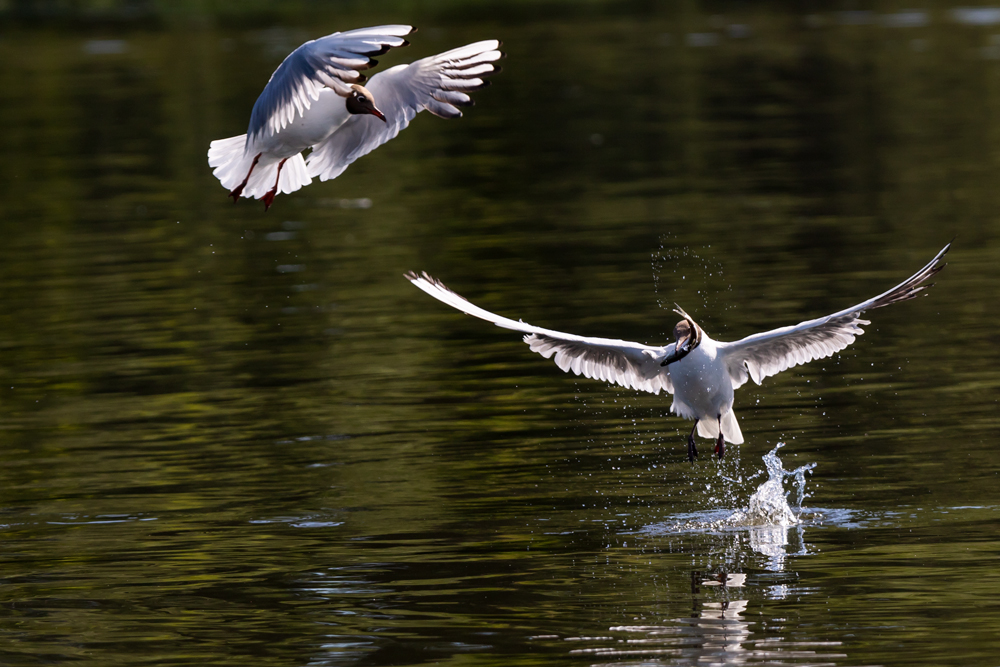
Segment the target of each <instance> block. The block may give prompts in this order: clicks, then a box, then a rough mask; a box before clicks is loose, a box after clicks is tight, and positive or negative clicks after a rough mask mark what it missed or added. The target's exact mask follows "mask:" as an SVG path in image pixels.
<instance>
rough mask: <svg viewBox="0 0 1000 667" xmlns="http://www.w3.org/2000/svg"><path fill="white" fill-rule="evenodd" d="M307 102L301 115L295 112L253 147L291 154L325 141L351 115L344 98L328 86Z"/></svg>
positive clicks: (265, 151) (271, 152)
mask: <svg viewBox="0 0 1000 667" xmlns="http://www.w3.org/2000/svg"><path fill="white" fill-rule="evenodd" d="M310 101H311V102H312V104H311V105H310V106H309V108H308V109H306V110H305V113H304V114H302V115H301V116H300V115H299V114H298V112H296V114H295V118H294V119H292V122H291V123H289V124H288V125H286V126H285V127H284V128H282V129H281V130H279V131H278V133H277V134H270V135H266V136H264V137H261V138H260V139H258V140H257V141H256V142H254V148H255V149H256V150H258V151H260V152H264V153H267V154H269V155H272V156H274V157H275V158H279V159H281V158H286V157H291V156H292V155H296V154H298V153H301V152H302V151H304V150H305V149H307V148H309V147H310V146H315V145H316V144H318V143H320V142H322V141H324V140H325V139H326V138H327V137H329V136H330V135H331V134H333V133H334V132H336V131H337V130H338V129H339V128H340V126H341V125H343V124H344V123H345V122H346V121H347V119H348V118H350V117H351V114H350V112H349V111H348V110H347V104H346V102H345V101H344V98H343V97H341V96H340V95H337V94H336V93H335V92H333V91H332V90H330V89H329V88H324V89H323V90H322V91H321V92H320V94H319V99H317V100H310Z"/></svg>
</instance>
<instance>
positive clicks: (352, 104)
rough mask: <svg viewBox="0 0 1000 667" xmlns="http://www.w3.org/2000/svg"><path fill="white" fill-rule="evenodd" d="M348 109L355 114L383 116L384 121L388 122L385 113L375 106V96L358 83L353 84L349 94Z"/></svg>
mask: <svg viewBox="0 0 1000 667" xmlns="http://www.w3.org/2000/svg"><path fill="white" fill-rule="evenodd" d="M347 110H348V111H349V112H350V113H353V114H363V113H369V114H371V115H373V116H375V117H377V118H381V119H382V122H386V120H385V114H383V113H382V112H381V111H379V110H378V107H376V106H375V96H374V95H372V93H371V91H370V90H368V89H367V88H365V87H364V86H362V85H360V84H357V83H353V84H351V94H350V95H348V96H347Z"/></svg>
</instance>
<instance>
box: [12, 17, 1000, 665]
mask: <svg viewBox="0 0 1000 667" xmlns="http://www.w3.org/2000/svg"><path fill="white" fill-rule="evenodd" d="M59 6H61V5H59ZM82 6H85V3H83V5H82ZM107 6H109V7H116V6H117V5H115V4H114V3H107ZM27 7H28V6H27V5H26V4H25V3H13V5H12V6H11V7H7V6H6V5H4V4H3V3H0V13H2V12H7V16H6V17H5V20H4V21H3V23H2V24H0V59H2V61H3V62H4V64H5V66H4V67H2V68H0V125H2V127H4V128H6V129H5V131H4V132H3V133H2V134H0V150H2V153H3V156H4V159H3V160H0V195H2V196H0V226H2V231H3V234H4V238H5V239H6V242H5V243H4V244H2V246H0V280H2V283H0V284H2V285H3V287H4V289H3V290H2V291H0V355H2V360H3V361H2V363H0V443H2V446H0V604H2V608H3V610H4V613H3V614H0V656H2V662H3V663H4V664H9V665H37V664H42V663H45V664H63V663H69V662H73V663H75V664H102V665H105V664H129V665H134V664H138V663H149V664H199V665H204V664H217V665H226V664H233V665H247V664H265V663H266V664H276V665H399V664H421V663H431V662H433V663H438V664H450V665H466V664H477V665H487V664H495V665H535V664H546V665H548V664H567V665H581V664H615V665H633V664H663V665H686V664H743V663H746V664H795V665H806V664H834V665H873V664H880V665H913V664H934V665H948V664H952V665H969V664H992V663H993V662H995V661H996V657H995V656H996V654H997V652H998V650H1000V640H998V639H997V633H996V628H997V627H998V625H1000V612H998V607H997V603H996V600H997V599H998V596H1000V580H998V575H997V574H996V570H997V569H996V567H995V564H996V559H997V556H998V551H1000V538H998V537H997V535H998V531H997V526H998V523H1000V493H998V490H997V489H998V488H1000V484H998V482H1000V479H998V474H1000V459H998V457H997V455H996V453H995V449H996V444H997V436H996V433H997V431H998V427H1000V418H998V411H997V400H998V396H1000V392H998V388H1000V371H998V370H997V368H998V363H997V362H998V353H997V349H998V344H1000V338H998V336H997V334H996V331H997V328H998V327H1000V319H998V316H997V314H996V309H995V308H994V307H993V306H994V304H995V303H996V301H997V297H998V293H997V285H998V284H1000V282H998V278H1000V271H998V268H997V267H998V266H1000V244H998V241H1000V239H998V225H997V211H998V210H1000V190H998V189H997V188H996V183H997V182H1000V167H998V165H1000V143H998V142H1000V125H998V122H997V118H998V116H997V113H996V110H997V105H998V99H1000V98H998V96H997V95H998V91H1000V87H998V83H1000V69H998V68H1000V60H997V57H998V55H1000V52H998V51H997V49H998V44H1000V38H998V37H997V34H1000V23H997V22H996V21H993V20H992V19H990V16H992V15H991V14H989V12H988V11H986V10H985V9H984V10H982V11H980V12H979V13H976V12H973V11H972V10H962V11H957V12H956V11H952V9H953V8H951V7H941V8H938V9H936V10H934V11H927V12H923V11H916V10H914V11H910V12H909V13H907V12H881V13H865V12H837V11H825V10H823V11H819V9H818V10H817V12H816V13H814V14H810V15H806V14H794V13H782V12H780V11H778V10H759V11H755V12H746V13H733V12H734V10H733V9H732V8H730V7H728V6H726V7H721V6H720V7H713V8H707V7H706V8H703V9H698V8H694V7H688V8H687V9H685V10H684V11H678V12H673V11H669V10H662V11H661V10H655V9H649V8H646V7H645V6H643V5H641V4H612V3H589V4H586V5H582V4H581V5H576V6H573V7H567V6H563V5H561V4H558V3H554V4H551V5H545V6H534V5H532V6H528V5H524V6H520V5H516V4H514V5H507V4H504V5H491V6H489V7H488V8H487V9H482V8H477V7H475V6H468V7H466V6H464V5H462V4H461V3H458V4H454V5H448V6H444V5H442V6H441V7H440V8H438V9H434V8H433V7H430V6H426V7H424V6H422V7H421V8H417V9H413V8H409V7H404V8H402V9H401V8H400V7H398V6H395V5H390V4H387V5H385V6H384V7H383V6H375V5H373V6H371V7H366V8H365V9H363V10H362V9H360V8H355V9H349V10H342V11H336V12H335V11H333V10H332V9H325V8H317V7H312V6H311V5H309V6H308V7H307V8H305V9H295V8H288V7H284V6H283V7H270V6H269V5H267V3H259V4H258V5H255V6H254V8H251V9H248V10H247V13H246V14H240V13H237V12H235V11H229V13H226V12H225V11H223V10H219V11H218V12H217V13H213V11H209V10H206V9H201V10H199V11H197V12H196V11H195V10H194V9H191V10H186V9H185V10H183V11H182V10H177V11H172V12H171V11H166V10H164V11H163V12H158V10H157V7H158V5H149V6H145V9H143V8H140V9H139V10H135V11H133V12H132V13H129V12H125V13H124V14H115V13H114V11H111V12H110V13H107V14H100V13H99V12H98V13H96V14H95V13H88V12H87V11H84V10H83V9H81V10H80V13H78V14H73V13H67V14H63V15H58V16H55V15H43V14H39V13H37V12H36V13H32V12H31V11H29V8H27ZM53 7H56V5H53ZM133 9H134V8H133ZM53 11H55V10H53ZM95 11H96V10H95ZM102 11H103V10H102ZM963 12H965V13H963ZM970 12H971V13H970ZM7 19H9V20H7ZM384 22H412V23H415V24H417V25H419V26H420V28H421V30H420V32H419V33H417V34H416V35H415V36H414V39H413V45H412V46H411V47H410V48H409V49H406V50H401V51H399V52H393V53H391V54H386V56H385V57H384V58H383V59H382V61H383V64H384V65H385V66H390V65H393V64H396V63H399V62H406V61H408V60H410V59H413V58H417V57H421V56H423V55H428V54H431V53H436V52H440V51H443V50H446V49H448V48H452V47H454V46H457V45H460V44H464V43H467V42H471V41H474V40H478V39H484V38H490V37H498V38H501V39H503V41H504V49H505V51H507V53H508V54H509V57H508V59H507V60H506V61H505V62H504V63H503V64H504V72H503V73H502V74H500V75H498V76H497V77H495V79H494V85H493V87H491V88H489V89H486V90H482V91H479V92H477V93H476V95H475V97H476V101H477V106H475V107H474V108H472V109H470V110H469V111H468V112H467V114H466V116H465V118H463V119H462V120H460V121H444V120H441V119H436V118H433V117H426V116H427V115H426V114H424V115H422V116H420V117H418V118H417V119H416V121H415V122H414V123H413V125H412V126H411V127H410V128H409V129H407V130H406V131H405V132H404V133H403V134H401V135H400V136H399V137H398V138H397V139H396V140H394V141H392V142H391V143H389V144H387V145H385V146H384V147H382V148H381V149H379V150H378V151H376V152H375V153H373V154H371V155H369V156H367V157H365V158H363V159H361V160H359V161H358V162H357V163H355V164H354V165H353V166H351V168H350V169H349V170H348V171H347V172H345V174H344V175H343V176H341V177H340V178H338V179H337V180H335V181H332V182H328V183H323V184H320V183H318V182H317V183H315V184H313V185H312V186H309V187H308V188H306V189H304V190H302V191H300V192H298V193H296V194H294V195H291V196H285V195H282V196H280V197H278V199H277V200H276V202H275V205H274V207H273V208H272V209H271V211H270V212H268V213H267V214H265V213H264V212H263V207H262V205H260V203H259V202H245V201H242V202H240V204H239V205H238V206H233V205H232V204H231V202H229V201H228V200H227V199H226V196H225V194H226V193H225V191H224V190H223V189H222V188H221V187H220V186H219V185H218V183H217V182H216V181H215V179H214V178H213V177H212V176H211V173H210V170H209V169H208V167H207V165H206V160H205V152H206V150H207V146H208V143H209V141H210V140H211V139H214V138H219V137H224V136H230V135H233V134H239V133H242V132H243V131H244V130H245V126H246V123H247V119H248V117H249V111H250V108H251V106H252V104H253V101H254V99H255V97H256V95H257V94H258V93H259V91H260V89H261V87H262V86H263V84H264V82H265V81H266V80H267V77H268V76H269V74H270V72H271V71H272V70H273V68H274V67H275V66H276V64H277V63H278V62H279V61H280V59H281V58H282V57H283V55H284V54H285V53H287V52H288V51H289V50H290V49H292V48H294V47H295V46H296V45H297V44H299V43H300V42H302V41H304V40H305V39H308V38H310V37H314V36H317V35H319V34H323V33H326V32H330V31H333V30H336V29H343V28H349V27H354V26H360V25H371V24H376V23H384ZM953 237H955V239H956V240H955V245H954V248H953V250H952V251H951V253H950V254H949V256H948V259H949V262H950V263H949V266H948V267H947V268H946V269H945V270H944V272H943V273H941V274H940V276H939V278H938V280H937V283H938V284H937V285H936V286H935V287H934V288H933V289H932V290H930V292H929V295H928V296H927V298H922V299H918V300H915V301H912V302H909V303H905V304H901V305H898V306H894V307H892V308H889V309H886V310H882V311H877V312H874V313H871V319H872V322H873V324H872V325H871V326H870V327H868V333H866V335H864V336H862V337H861V338H859V340H858V341H857V342H856V344H855V345H853V346H852V347H851V348H849V349H848V350H846V351H844V352H843V353H842V354H840V355H838V356H836V357H834V358H832V359H829V360H825V361H820V362H815V363H812V364H810V365H807V366H804V367H800V368H796V369H793V370H791V371H787V372H785V373H783V374H781V375H779V376H777V377H773V378H768V379H767V380H766V381H765V383H764V386H763V387H756V386H754V385H752V384H751V385H747V386H744V387H743V388H742V389H741V390H740V391H739V393H738V395H737V401H736V411H737V415H738V417H739V419H740V423H741V426H742V430H743V433H744V434H745V436H746V442H745V443H744V444H743V445H741V446H738V447H737V446H733V447H731V448H730V449H729V456H728V457H727V459H726V460H725V461H723V462H716V461H712V460H710V459H709V458H708V457H704V458H703V459H702V460H699V461H698V462H697V463H696V464H695V465H689V464H688V463H687V461H686V456H685V452H686V448H685V446H684V438H685V437H686V434H687V431H688V430H689V428H690V425H689V424H688V423H686V422H682V421H680V420H678V419H677V418H674V417H669V416H667V410H668V408H669V404H670V401H669V398H668V397H663V396H652V395H640V394H637V393H636V392H633V391H631V390H625V389H621V388H615V387H608V386H604V385H602V384H600V383H595V382H591V381H588V380H584V379H579V378H576V377H574V376H568V375H565V374H563V373H561V372H560V371H559V370H558V369H557V368H556V367H555V366H554V364H552V363H551V362H550V361H546V360H544V359H541V358H540V357H538V356H537V355H533V354H531V353H530V351H529V350H528V349H527V347H526V346H525V345H524V344H523V343H522V342H520V340H519V336H518V335H516V334H513V333H512V332H509V331H503V330H500V329H497V328H495V327H491V326H489V325H487V324H485V323H483V322H480V321H476V320H473V319H472V318H468V317H465V316H462V315H461V314H459V313H457V312H455V311H452V310H450V309H448V308H446V307H445V306H442V305H441V304H439V303H437V302H435V301H433V300H431V299H429V298H427V297H426V295H424V294H422V293H420V292H419V291H417V290H415V289H414V288H413V287H412V286H411V285H410V284H409V283H408V282H407V281H406V280H405V279H403V277H402V274H403V273H404V272H405V271H407V270H412V269H417V270H421V269H425V270H427V271H429V272H431V273H432V274H434V275H435V276H438V277H440V278H441V279H443V280H444V281H445V282H447V283H448V284H449V285H450V286H451V287H453V288H454V289H456V290H457V291H459V292H460V293H462V294H463V295H465V296H467V297H469V298H470V299H472V300H473V301H475V302H476V303H478V304H480V305H482V306H483V307H486V308H489V309H492V310H495V311H497V312H499V313H501V314H504V315H507V316H511V317H515V318H517V317H521V318H523V319H524V320H525V321H528V322H531V323H533V324H537V325H539V326H546V327H550V328H554V329H559V330H564V331H570V332H574V333H581V334H588V335H599V336H609V337H621V338H626V339H631V340H638V341H641V342H645V343H662V342H663V341H665V340H666V338H667V335H668V332H669V331H670V330H671V328H672V326H673V324H674V321H675V316H674V315H673V314H672V313H671V312H670V310H671V308H672V307H673V304H674V303H675V302H676V303H679V304H681V305H682V306H683V307H684V308H685V309H686V310H687V311H688V312H690V313H692V315H693V316H694V317H696V318H698V320H699V322H700V323H701V324H702V325H703V326H705V328H706V329H707V330H708V331H709V332H711V334H712V335H713V336H714V337H717V338H720V339H722V340H733V339H736V338H739V337H742V336H745V335H748V334H750V333H754V332H756V331H760V330H764V329H768V328H773V327H777V326H784V325H787V324H793V323H795V322H798V321H801V320H803V319H809V318H812V317H816V316H819V315H823V314H827V313H829V312H833V311H835V310H839V309H841V308H843V307H845V306H847V305H850V304H852V303H856V302H857V301H860V300H861V299H864V298H867V297H869V296H872V295H874V294H877V293H879V292H881V291H883V290H884V289H887V288H888V287H890V286H892V285H894V284H896V283H897V282H898V281H899V280H901V279H902V278H904V277H906V276H908V275H910V274H911V273H912V272H913V271H914V270H916V269H917V268H919V267H920V266H922V265H923V264H924V263H925V262H926V261H927V260H929V259H930V257H932V256H933V255H934V253H935V252H937V250H938V249H939V248H940V247H942V246H943V245H944V244H945V243H946V242H948V241H949V240H951V239H952V238H953ZM706 442H707V441H706ZM778 442H784V443H785V446H784V448H783V449H782V450H781V454H780V455H781V459H782V462H783V463H784V466H785V469H786V470H792V469H795V468H798V467H800V466H804V465H808V464H815V468H814V469H813V470H812V471H811V473H810V475H809V476H808V483H807V486H806V490H807V493H808V495H807V496H806V497H805V498H804V499H803V501H802V510H801V515H800V516H799V518H800V519H801V520H800V521H799V522H798V523H795V524H793V525H784V526H773V525H772V526H763V527H761V526H758V527H754V528H753V529H750V528H735V527H731V528H729V529H720V528H719V527H718V526H714V527H713V526H711V525H710V524H711V522H712V521H713V520H714V518H718V517H725V516H730V515H731V513H732V512H733V511H734V510H737V509H741V508H746V507H748V505H749V501H750V498H751V496H752V494H753V493H754V492H755V491H756V490H757V488H758V486H759V485H760V484H761V483H762V482H763V481H764V480H765V479H766V475H761V473H762V471H763V470H764V464H763V462H762V457H763V456H764V455H765V454H766V453H767V452H768V451H770V450H771V449H772V448H774V446H775V445H776V444H777V443H778ZM702 449H703V450H704V451H706V452H707V451H708V450H710V447H709V446H705V447H703V448H702ZM755 475H756V476H755ZM788 488H789V489H790V488H791V487H790V486H789V487H788ZM723 583H724V584H725V585H722V584H723Z"/></svg>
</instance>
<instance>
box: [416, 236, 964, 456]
mask: <svg viewBox="0 0 1000 667" xmlns="http://www.w3.org/2000/svg"><path fill="white" fill-rule="evenodd" d="M949 248H951V244H950V243H949V244H948V245H946V246H945V247H944V248H943V249H942V250H941V252H939V253H938V254H937V255H936V256H935V257H934V259H932V260H931V261H930V262H928V263H927V265H926V266H924V267H923V268H922V269H920V270H919V271H917V272H916V273H914V274H913V275H912V276H910V277H909V278H907V279H906V280H904V281H903V282H901V283H900V284H898V285H896V286H895V287H893V288H892V289H890V290H889V291H887V292H883V293H882V294H879V295H878V296H876V297H873V298H871V299H868V300H867V301H862V302H861V303H859V304H857V305H856V306H851V307H850V308H845V309H844V310H841V311H839V312H836V313H833V314H832V315H827V316H826V317H820V318H817V319H815V320H808V321H806V322H801V323H800V324H796V325H795V326H790V327H782V328H780V329H774V330H772V331H765V332H763V333H758V334H754V335H752V336H747V337H746V338H744V339H742V340H738V341H734V342H732V343H724V342H722V341H717V340H713V339H712V338H711V337H709V335H708V334H707V333H706V332H705V330H704V329H702V328H701V327H700V326H698V323H697V322H695V321H694V318H692V317H691V316H690V315H688V314H687V313H686V312H684V309H683V308H681V307H680V306H677V309H676V310H674V312H675V313H677V314H678V315H680V316H681V318H682V319H681V320H680V321H679V322H678V323H677V325H676V326H675V327H674V331H673V334H674V342H673V343H669V344H667V345H663V346H660V347H656V346H650V345H643V344H641V343H632V342H629V341H626V340H615V339H610V338H592V337H589V336H576V335H574V334H568V333H562V332H559V331H553V330H551V329H543V328H541V327H536V326H533V325H531V324H528V323H527V322H523V321H521V320H517V321H514V320H511V319H508V318H506V317H502V316H500V315H495V314H494V313H491V312H489V311H487V310H484V309H482V308H480V307H478V306H476V305H474V304H472V303H470V302H469V301H468V300H467V299H465V298H464V297H462V296H460V295H458V294H456V293H455V292H453V291H451V290H450V289H448V288H447V287H446V286H445V285H444V283H442V282H441V281H440V280H437V279H436V278H432V277H431V276H429V275H428V274H427V273H422V274H419V275H418V274H417V273H414V272H412V271H411V272H409V273H407V274H406V278H407V279H408V280H409V281H410V282H412V283H413V284H414V285H416V286H417V287H419V288H420V289H422V290H423V291H424V292H427V293H428V294H430V295H431V296H432V297H434V298H435V299H437V300H438V301H441V302H443V303H446V304H448V305H449V306H451V307H452V308H456V309H458V310H460V311H462V312H463V313H465V314H467V315H472V316H473V317H478V318H479V319H481V320H486V321H487V322H492V323H493V324H495V325H497V326H498V327H502V328H504V329H513V330H514V331H520V332H523V333H525V334H527V335H525V337H524V342H525V343H527V344H528V346H529V347H530V348H531V351H532V352H537V353H538V354H540V355H542V356H543V357H545V358H546V359H551V358H553V357H554V361H555V362H556V365H557V366H559V368H561V369H562V370H563V371H572V372H573V373H575V374H577V375H583V376H584V377H588V378H592V379H595V380H604V381H606V382H613V383H615V384H618V385H621V386H623V387H628V388H631V389H636V390H640V391H648V392H651V393H653V394H659V393H660V391H661V390H665V391H667V392H669V393H671V394H673V395H674V400H673V404H672V405H671V406H670V409H671V411H672V412H674V414H676V415H678V416H680V417H682V418H684V419H693V420H694V428H692V429H691V433H690V435H688V439H687V445H688V460H689V461H694V459H695V457H697V456H698V448H697V446H696V444H695V433H697V434H698V435H699V436H700V437H702V438H712V439H714V440H715V454H716V455H717V456H718V457H719V458H720V459H721V458H722V457H723V456H724V455H725V451H726V443H727V442H729V443H732V444H735V445H739V444H742V443H743V433H742V432H741V431H740V425H739V424H738V423H737V421H736V415H735V414H733V398H734V392H735V390H736V389H739V388H740V387H741V386H743V384H744V383H746V381H747V379H751V380H753V381H754V382H756V383H757V384H761V381H762V380H763V379H764V378H766V377H768V376H770V375H775V374H777V373H780V372H781V371H783V370H786V369H788V368H791V367H792V366H798V365H799V364H804V363H807V362H809V361H813V360H814V359H822V358H825V357H829V356H831V355H833V354H835V353H837V352H839V351H840V350H843V349H844V348H845V347H847V346H848V345H850V344H851V343H853V342H854V339H855V338H856V337H857V336H860V335H861V334H863V333H864V330H862V328H861V326H862V325H867V324H871V322H869V321H868V320H863V319H861V313H863V312H865V311H867V310H873V309H875V308H882V307H883V306H888V305H890V304H893V303H899V302H900V301H907V300H909V299H912V298H914V297H916V296H917V295H918V294H919V293H920V292H922V291H923V290H925V289H927V288H928V287H931V286H932V285H925V284H924V283H925V282H927V280H929V279H930V278H932V277H933V276H934V275H936V274H937V273H938V272H939V271H940V270H941V269H943V268H944V267H945V266H946V265H945V264H942V263H941V259H942V258H943V257H944V255H945V253H947V252H948V249H949Z"/></svg>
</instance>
